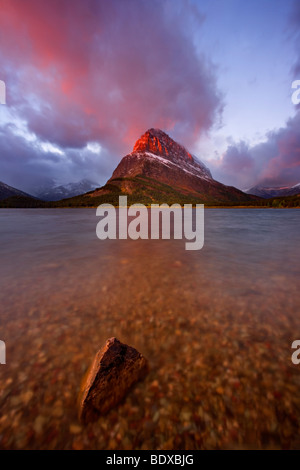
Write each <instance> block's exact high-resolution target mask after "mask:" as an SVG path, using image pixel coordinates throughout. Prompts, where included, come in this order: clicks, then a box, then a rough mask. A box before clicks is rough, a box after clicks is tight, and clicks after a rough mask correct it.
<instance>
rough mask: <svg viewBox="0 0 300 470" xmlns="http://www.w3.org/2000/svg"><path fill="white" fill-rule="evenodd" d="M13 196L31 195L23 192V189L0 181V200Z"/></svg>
mask: <svg viewBox="0 0 300 470" xmlns="http://www.w3.org/2000/svg"><path fill="white" fill-rule="evenodd" d="M13 196H24V197H32V196H31V195H30V194H27V193H24V192H23V191H20V190H19V189H16V188H13V187H12V186H9V185H8V184H5V183H2V182H1V181H0V201H2V200H3V199H6V198H8V197H13Z"/></svg>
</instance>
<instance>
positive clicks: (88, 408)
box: [78, 338, 148, 423]
mask: <svg viewBox="0 0 300 470" xmlns="http://www.w3.org/2000/svg"><path fill="white" fill-rule="evenodd" d="M147 372H148V361H147V360H146V359H145V358H144V357H143V356H142V354H140V353H139V352H138V351H137V350H136V349H134V348H132V347H131V346H128V345H127V344H123V343H121V342H120V341H119V340H117V338H110V339H108V340H107V341H106V343H105V345H104V346H103V347H102V348H101V349H100V351H98V353H97V354H96V356H95V359H94V361H93V362H92V364H91V366H90V368H89V370H88V371H87V373H86V375H85V377H84V379H83V381H82V384H81V389H80V393H79V400H78V405H79V419H80V421H81V422H83V423H87V422H89V421H96V420H97V419H98V418H99V415H103V414H105V413H107V412H108V411H109V410H110V409H111V408H113V407H114V406H116V405H117V404H118V403H119V402H120V401H121V400H122V399H123V398H124V397H125V395H126V394H127V392H128V391H129V389H130V388H131V386H132V385H133V384H134V383H135V382H137V381H138V380H140V379H142V378H143V377H145V375H146V374H147Z"/></svg>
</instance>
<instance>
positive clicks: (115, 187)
mask: <svg viewBox="0 0 300 470" xmlns="http://www.w3.org/2000/svg"><path fill="white" fill-rule="evenodd" d="M117 191H119V193H120V194H128V195H133V196H137V199H139V201H140V200H141V198H143V197H144V198H147V199H148V201H153V202H157V199H158V200H159V202H166V203H168V202H169V200H170V197H171V195H172V197H171V199H172V202H179V203H180V202H182V198H184V199H186V198H191V200H197V201H198V202H203V203H205V202H209V203H212V202H215V203H234V202H237V203H240V202H245V203H246V202H248V201H253V200H255V199H257V198H256V197H255V196H250V195H247V194H245V193H243V192H242V191H240V190H238V189H236V188H234V187H230V186H225V185H223V184H221V183H219V182H217V181H215V180H214V179H213V177H212V175H211V173H210V171H209V169H208V168H207V167H206V166H205V165H204V164H203V163H202V162H200V161H198V160H196V158H195V157H194V156H192V155H191V154H190V153H189V152H188V151H187V150H186V149H185V148H184V147H183V146H182V145H180V144H178V143H177V142H175V141H174V140H173V139H171V138H170V137H169V136H168V135H167V134H166V133H165V132H163V131H161V130H160V129H149V130H148V131H147V132H145V134H143V135H142V136H141V137H140V138H139V139H138V140H137V141H136V143H135V145H134V147H133V151H132V152H131V153H130V154H128V155H126V156H125V157H124V158H123V159H122V160H121V162H120V163H119V165H118V166H117V168H116V169H115V171H114V172H113V175H112V177H111V178H110V179H109V180H108V182H107V184H106V185H105V186H104V187H102V188H100V189H98V190H96V191H94V193H92V196H100V195H102V194H108V193H111V192H113V193H114V194H116V192H117ZM158 193H159V194H158ZM164 193H166V198H167V199H166V200H165V201H164ZM176 195H177V198H178V199H179V200H178V201H176Z"/></svg>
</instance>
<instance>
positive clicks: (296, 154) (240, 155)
mask: <svg viewBox="0 0 300 470" xmlns="http://www.w3.org/2000/svg"><path fill="white" fill-rule="evenodd" d="M212 173H213V175H214V177H215V178H216V179H220V180H221V181H222V182H224V183H225V184H230V185H234V186H237V187H239V188H241V189H247V188H249V187H251V186H254V185H256V184H259V185H262V186H285V185H293V184H297V183H299V182H300V111H298V112H297V113H296V115H295V116H294V117H293V118H291V119H289V120H288V121H287V123H286V126H285V127H282V128H281V129H278V130H276V131H272V132H270V133H268V135H267V137H266V141H265V142H263V143H260V144H258V145H254V146H249V144H247V143H245V142H239V143H232V144H231V145H230V146H228V148H227V150H226V151H225V152H224V154H223V155H222V156H221V158H220V159H215V160H213V161H212Z"/></svg>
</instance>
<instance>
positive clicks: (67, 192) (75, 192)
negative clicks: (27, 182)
mask: <svg viewBox="0 0 300 470" xmlns="http://www.w3.org/2000/svg"><path fill="white" fill-rule="evenodd" d="M98 186H99V185H98V184H97V183H94V182H93V181H90V180H88V179H83V180H81V181H78V182H77V183H68V184H64V185H59V184H57V183H55V182H54V181H53V182H52V184H49V185H47V186H45V187H40V188H37V189H36V190H35V191H34V195H35V196H36V197H38V198H39V199H42V200H43V201H59V200H60V199H66V198H70V197H74V196H79V195H80V194H85V193H87V192H89V191H93V190H94V189H95V188H97V187H98Z"/></svg>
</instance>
